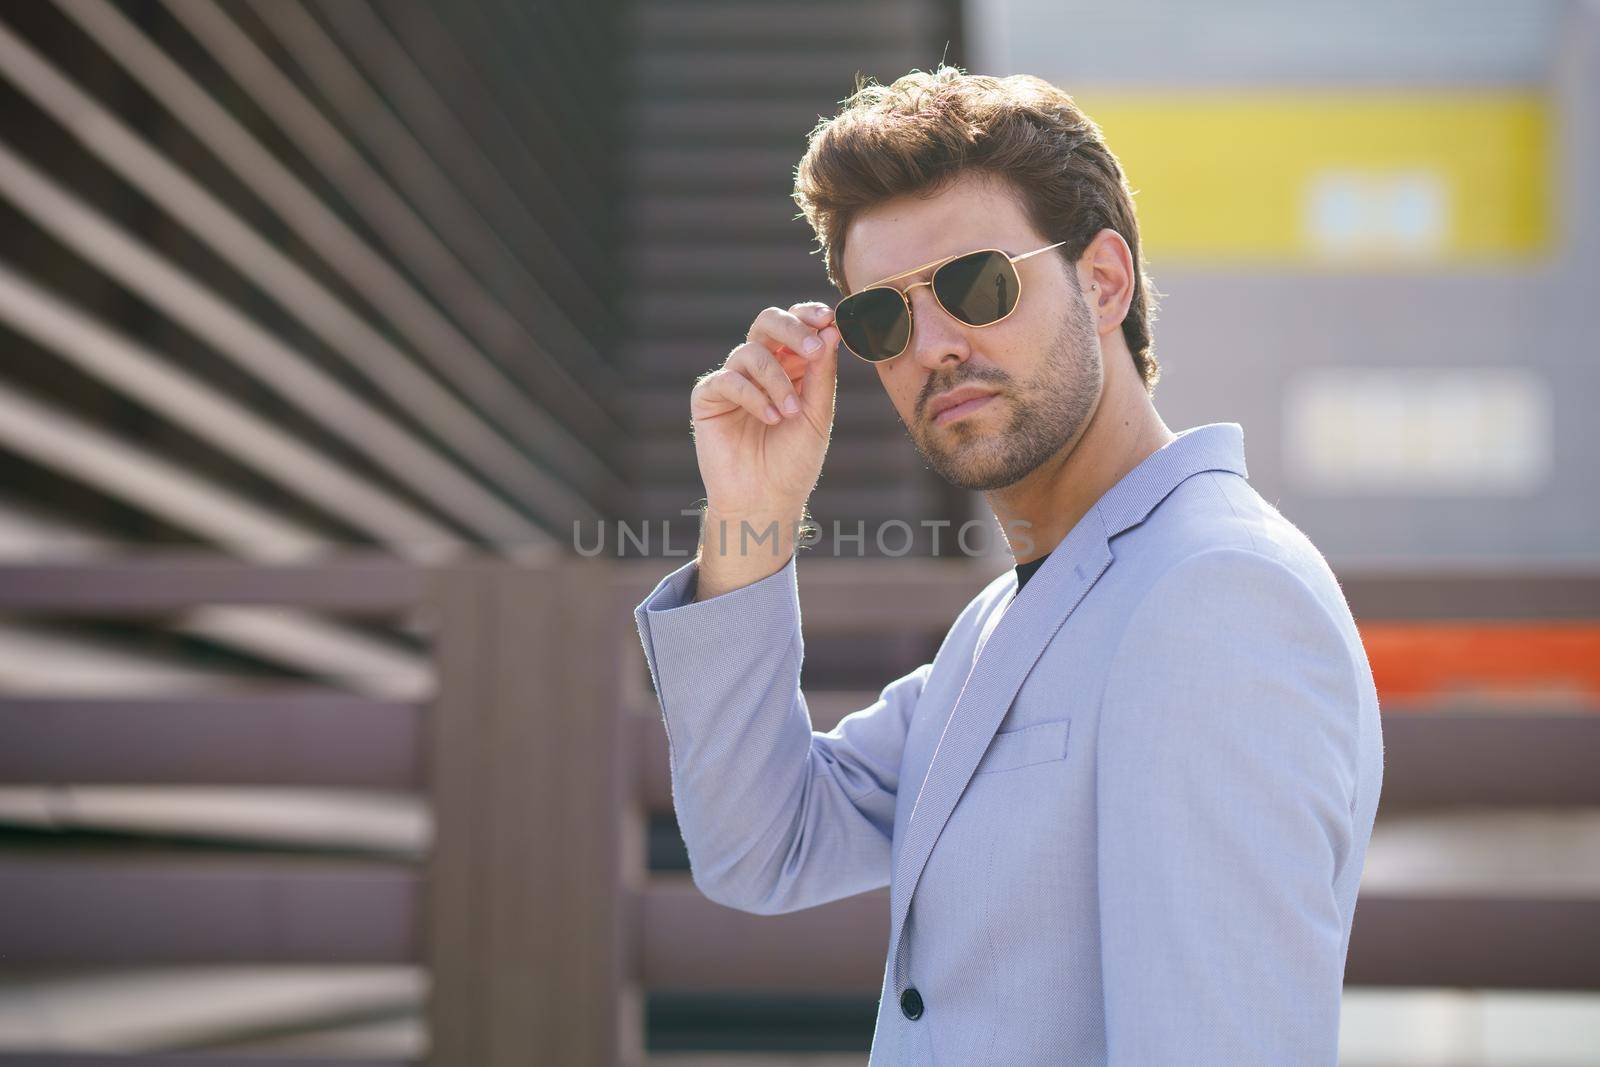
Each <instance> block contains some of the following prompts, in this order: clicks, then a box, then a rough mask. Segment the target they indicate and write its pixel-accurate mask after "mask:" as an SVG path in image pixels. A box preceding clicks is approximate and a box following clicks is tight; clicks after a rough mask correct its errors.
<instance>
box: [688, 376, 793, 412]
mask: <svg viewBox="0 0 1600 1067" xmlns="http://www.w3.org/2000/svg"><path fill="white" fill-rule="evenodd" d="M695 391H696V392H698V393H699V394H700V399H701V401H702V402H703V403H706V404H710V405H712V406H717V405H718V404H719V403H724V404H732V405H734V406H735V407H740V408H743V409H744V410H745V411H748V412H749V413H750V414H752V415H754V416H755V417H756V418H758V419H760V420H761V421H762V422H765V423H769V424H774V425H775V424H777V423H779V422H781V421H783V417H782V416H781V415H779V414H778V409H777V408H775V407H773V406H772V403H771V401H770V398H769V397H768V396H767V394H766V393H765V392H763V391H762V390H761V388H760V387H759V386H757V385H756V383H755V382H752V381H751V380H750V379H749V378H747V377H745V375H744V374H743V373H742V372H741V371H739V370H736V369H734V368H732V367H723V368H722V369H721V370H717V371H713V372H712V373H711V374H708V375H706V377H705V378H704V379H702V380H701V382H700V384H699V385H697V386H696V387H695Z"/></svg>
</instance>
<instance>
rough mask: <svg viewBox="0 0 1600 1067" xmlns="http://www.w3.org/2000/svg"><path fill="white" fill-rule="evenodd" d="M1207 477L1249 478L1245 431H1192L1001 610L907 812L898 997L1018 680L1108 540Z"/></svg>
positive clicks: (1081, 527)
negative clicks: (934, 860) (931, 866)
mask: <svg viewBox="0 0 1600 1067" xmlns="http://www.w3.org/2000/svg"><path fill="white" fill-rule="evenodd" d="M1209 470H1224V471H1232V472H1233V473H1235V474H1238V475H1240V476H1246V470H1245V462H1244V430H1243V428H1242V427H1241V426H1240V425H1239V424H1238V423H1236V422H1213V423H1206V424H1205V425H1201V426H1194V427H1190V428H1189V429H1187V430H1183V431H1181V432H1179V433H1178V434H1177V436H1176V437H1175V439H1174V440H1172V441H1169V442H1167V444H1166V445H1164V446H1163V447H1161V448H1159V449H1157V450H1156V451H1155V452H1152V453H1151V454H1150V455H1149V456H1146V457H1145V458H1144V460H1142V461H1141V462H1140V463H1139V465H1138V466H1136V467H1134V468H1133V470H1131V471H1129V472H1128V473H1127V474H1125V475H1124V476H1123V477H1122V478H1121V479H1120V480H1119V481H1118V482H1117V484H1116V485H1114V486H1112V487H1111V488H1110V489H1109V490H1107V491H1106V493H1105V494H1104V495H1103V496H1101V498H1100V499H1099V500H1098V501H1097V502H1096V503H1095V505H1094V507H1092V508H1090V509H1089V511H1088V512H1087V513H1086V514H1085V515H1084V516H1083V518H1082V519H1080V520H1079V521H1078V523H1077V525H1075V526H1074V527H1073V528H1072V530H1071V532H1069V533H1068V534H1067V536H1066V537H1065V538H1064V539H1063V540H1062V542H1061V543H1060V544H1059V545H1057V546H1056V548H1055V549H1054V550H1053V551H1052V552H1051V553H1050V555H1049V556H1048V557H1047V558H1046V559H1045V562H1044V565H1043V566H1041V567H1040V568H1039V570H1038V573H1036V574H1035V575H1034V576H1033V578H1032V579H1031V580H1030V581H1029V582H1028V585H1027V588H1026V590H1025V592H1026V594H1027V595H1026V596H1017V597H1013V598H1012V599H1011V600H1010V601H1008V602H1006V603H1005V604H1002V605H1001V606H1000V610H1003V611H1004V614H1003V615H1002V616H1001V617H1000V620H999V622H998V623H997V624H996V625H995V626H994V628H993V630H992V631H991V633H990V636H989V639H988V640H987V641H986V642H985V643H984V647H983V650H982V651H981V652H980V653H979V654H978V656H977V659H976V662H974V664H973V665H972V667H971V669H970V671H969V673H968V675H967V679H966V682H965V683H964V684H963V685H962V687H961V693H960V696H958V697H957V698H956V705H955V707H954V708H953V709H952V710H951V712H950V718H949V719H948V720H947V722H946V723H945V728H944V733H943V734H942V735H941V736H940V738H939V743H938V746H937V747H936V748H935V749H934V753H933V759H932V760H931V761H930V763H929V765H928V772H927V774H926V775H925V776H924V778H923V780H922V786H921V788H920V789H919V790H918V793H917V798H916V801H915V802H914V803H913V805H912V809H911V816H910V818H909V820H908V821H907V823H906V830H905V834H904V838H903V840H902V841H900V842H898V843H897V846H898V847H897V848H896V849H895V850H894V851H895V857H894V878H893V881H892V883H891V889H890V933H889V946H890V948H889V953H890V958H891V959H892V960H893V961H894V986H893V989H892V992H893V994H894V995H895V996H897V997H898V996H899V995H900V993H901V992H902V991H903V990H904V989H905V987H906V985H907V969H908V961H909V957H908V946H909V942H908V941H907V940H906V938H905V937H904V932H905V925H906V918H907V915H908V914H909V912H910V908H911V898H912V896H913V895H914V894H915V892H916V887H917V882H918V880H919V879H920V878H921V877H922V871H923V868H924V867H925V866H926V865H927V862H928V856H929V854H930V853H932V851H933V846H934V843H935V842H936V841H937V840H938V838H939V834H940V833H941V832H942V831H943V830H944V826H945V823H947V822H948V821H949V819H950V813H951V812H952V811H953V810H954V809H955V806H956V802H957V801H958V800H959V799H960V797H961V794H962V792H963V791H964V790H965V789H966V787H967V782H968V781H969V780H971V778H972V772H973V770H974V769H975V768H976V767H977V765H978V761H979V760H980V759H982V757H983V753H984V751H985V750H986V749H987V748H988V747H989V741H990V739H991V738H992V737H993V736H994V732H995V730H996V729H998V728H999V726H1000V722H1001V720H1002V719H1004V718H1005V715H1006V712H1007V710H1008V709H1009V708H1010V707H1011V702H1012V700H1013V699H1015V697H1016V694H1017V690H1018V689H1019V688H1021V686H1022V680H1023V679H1024V678H1025V677H1027V675H1028V672H1029V671H1031V670H1032V669H1033V665H1034V663H1035V662H1037V660H1038V658H1039V656H1040V654H1041V653H1042V652H1043V651H1044V648H1045V646H1046V645H1047V644H1049V642H1050V640H1051V638H1053V637H1054V636H1055V634H1056V631H1057V630H1059V629H1060V628H1061V626H1062V624H1064V623H1065V622H1066V621H1067V619H1068V618H1069V617H1070V616H1071V614H1072V612H1073V611H1074V610H1075V609H1076V608H1077V606H1078V604H1079V603H1080V602H1081V601H1082V600H1083V598H1084V596H1085V595H1086V594H1087V593H1088V592H1089V590H1090V589H1091V588H1092V587H1093V586H1094V584H1095V582H1097V581H1099V580H1100V576H1101V575H1102V574H1104V573H1105V571H1106V568H1108V567H1109V566H1110V565H1111V563H1112V560H1113V559H1114V555H1113V553H1112V551H1111V546H1110V542H1111V539H1112V538H1114V537H1116V536H1117V535H1118V534H1120V533H1122V532H1123V531H1125V530H1128V529H1130V528H1132V527H1134V526H1137V525H1138V524H1139V523H1141V522H1143V521H1144V520H1145V518H1146V517H1148V516H1149V514H1150V512H1151V511H1153V510H1154V509H1155V506H1156V505H1157V504H1159V503H1161V501H1162V500H1164V499H1166V497H1167V496H1168V494H1170V493H1171V492H1172V490H1173V489H1175V488H1177V486H1178V485H1179V483H1181V482H1183V481H1184V480H1185V479H1186V478H1189V477H1190V476H1191V475H1195V474H1199V473H1201V472H1202V471H1209Z"/></svg>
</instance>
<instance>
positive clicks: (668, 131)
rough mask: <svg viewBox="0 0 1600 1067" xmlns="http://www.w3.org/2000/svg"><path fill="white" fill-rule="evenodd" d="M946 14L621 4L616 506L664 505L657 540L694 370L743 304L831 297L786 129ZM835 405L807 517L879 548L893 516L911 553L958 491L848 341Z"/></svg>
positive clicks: (679, 464) (680, 1) (808, 118)
mask: <svg viewBox="0 0 1600 1067" xmlns="http://www.w3.org/2000/svg"><path fill="white" fill-rule="evenodd" d="M957 22H958V19H957V6H956V5H954V4H950V3H946V2H943V0H887V2H883V3H874V4H867V5H862V4H857V3H845V2H841V0H828V2H826V3H803V4H802V3H778V4H772V3H756V2H733V3H728V2H723V0H673V2H670V3H650V2H642V0H641V2H637V3H634V4H631V5H629V6H628V7H627V8H626V9H625V11H624V18H623V31H624V34H625V38H624V48H623V50H622V52H621V55H622V56H623V57H624V59H625V61H626V64H627V66H626V68H625V69H624V71H623V72H622V74H623V84H624V87H625V93H624V100H623V105H622V111H621V114H622V122H623V126H622V136H623V140H622V147H623V155H622V159H621V166H622V183H623V184H622V188H621V194H622V198H621V204H622V208H623V212H622V214H623V217H624V219H625V225H624V226H623V228H622V231H621V235H620V240H619V244H618V248H619V255H620V257H621V262H620V270H619V275H618V277H619V283H620V284H619V289H618V291H619V299H618V302H617V310H618V318H619V324H620V327H621V330H622V333H621V336H620V337H619V349H618V351H619V359H620V363H621V366H622V367H623V368H624V369H625V371H626V372H627V375H628V381H629V397H628V404H629V407H630V409H631V414H632V418H633V419H634V426H635V436H634V438H633V440H632V442H631V443H630V445H629V446H628V448H629V451H628V455H627V462H626V466H627V468H628V470H629V471H630V472H631V473H632V475H633V477H634V478H635V486H636V491H635V493H634V495H633V497H632V506H631V507H630V508H629V509H628V511H627V513H626V517H627V518H628V519H630V520H632V521H635V522H638V521H641V520H642V521H648V522H649V523H650V526H651V528H652V529H653V530H656V531H657V534H658V535H659V528H660V523H662V522H666V523H668V524H670V525H669V528H670V530H671V539H672V541H673V542H674V543H676V544H678V545H684V544H688V545H693V544H694V542H695V539H696V537H697V532H698V525H697V521H696V520H695V519H693V518H686V517H684V516H682V515H680V514H679V512H680V510H681V509H684V508H693V507H694V505H695V502H696V501H697V500H699V499H700V498H701V497H702V496H703V495H704V489H703V487H702V486H701V484H700V477H699V471H698V468H697V466H696V464H695V459H694V448H693V443H692V440H691V438H690V436H689V432H688V430H689V425H688V424H689V391H690V389H691V388H692V387H693V385H694V381H695V379H696V378H697V377H698V376H699V375H700V374H702V373H704V372H705V371H707V370H710V369H712V368H713V367H715V366H717V365H718V364H720V363H721V362H722V360H723V359H724V358H725V357H726V356H727V354H728V352H729V350H730V349H732V348H733V347H734V346H736V345H738V344H740V343H742V342H743V340H744V337H745V333H746V331H747V330H748V329H749V326H750V322H751V320H753V319H754V318H755V317H756V315H757V314H758V313H759V312H760V311H761V310H762V309H764V308H766V307H769V306H778V307H784V308H787V307H789V306H790V305H792V304H796V303H800V302H802V301H809V300H821V301H825V302H829V303H831V302H832V301H834V300H837V299H838V294H837V293H836V292H834V291H833V289H832V287H831V286H829V285H828V284H827V281H826V279H825V277H824V273H823V267H822V265H821V263H820V261H819V258H818V257H817V256H816V255H815V254H814V252H813V250H814V247H815V238H814V237H813V235H812V234H811V231H810V228H809V227H808V226H807V225H806V224H805V223H804V222H803V221H796V219H795V215H796V210H797V209H796V207H795V205H794V201H793V200H792V199H791V193H792V186H793V168H794V165H795V164H796V163H797V162H798V161H799V159H800V156H801V155H802V154H803V152H804V151H805V138H806V134H807V133H808V132H809V131H810V129H811V127H812V126H813V125H815V123H816V121H817V117H818V116H819V115H831V114H833V113H834V112H835V111H836V110H837V107H838V101H839V100H840V99H841V98H843V97H844V96H846V95H847V94H848V93H849V92H850V90H851V88H852V86H853V84H854V79H855V75H856V73H857V72H858V71H859V72H861V73H864V74H867V75H869V76H872V77H876V78H878V79H879V80H881V81H883V82H885V83H887V82H889V81H892V80H893V79H894V78H896V77H898V76H900V75H901V74H904V73H906V72H907V71H909V70H911V69H912V68H914V67H918V68H922V69H929V68H931V67H932V66H933V65H934V64H936V63H937V62H938V61H939V59H940V58H941V57H942V56H944V55H945V54H946V49H947V44H948V43H949V42H950V41H951V40H952V38H953V37H956V36H957V33H956V26H957ZM956 45H957V49H959V41H957V42H956ZM952 58H953V54H952ZM838 407H839V414H838V417H837V419H836V422H835V432H834V436H833V439H832V443H831V444H830V449H829V460H828V466H827V471H826V473H825V474H824V476H823V479H822V482H821V483H820V484H819V486H818V488H817V492H816V494H815V496H814V497H813V499H812V501H811V514H812V516H813V517H814V518H815V519H816V520H817V521H819V522H820V523H822V524H823V528H824V530H825V531H827V532H828V533H829V534H830V536H831V531H832V529H833V525H832V524H833V523H834V522H835V521H838V522H840V523H841V524H842V525H843V531H844V533H846V534H848V533H850V532H852V531H854V530H855V529H856V523H857V522H858V521H859V522H865V524H866V530H867V531H868V534H867V538H866V545H865V554H866V555H868V556H880V555H882V554H883V553H882V550H881V549H880V548H879V546H878V544H877V542H876V539H875V536H874V531H875V530H876V529H877V527H878V524H879V523H881V522H884V521H887V520H890V519H901V520H904V521H906V522H909V523H911V524H912V526H913V528H914V530H915V534H916V537H915V540H914V541H913V542H912V545H911V552H912V553H913V554H928V553H930V552H931V551H932V537H931V535H930V533H929V531H928V530H927V529H926V528H923V527H920V526H918V525H917V523H918V522H919V520H922V519H952V518H953V519H954V521H955V523H956V524H957V525H959V524H960V523H961V522H963V521H965V520H966V519H968V518H969V517H970V516H969V515H968V514H967V513H966V511H967V508H968V507H969V506H970V500H969V499H968V495H967V494H961V493H957V492H954V491H952V490H951V489H950V488H949V487H948V486H947V485H946V484H945V483H944V482H942V481H941V480H939V479H938V478H936V477H935V476H934V475H933V474H932V472H931V471H929V470H928V469H927V468H926V467H925V465H924V464H923V463H922V462H921V460H920V459H919V458H918V456H917V455H916V452H915V450H914V449H912V448H911V447H910V446H909V444H908V443H907V442H906V439H905V434H904V430H903V429H902V428H901V424H900V421H899V417H898V415H896V414H895V412H894V409H893V407H892V406H891V405H890V404H889V402H888V399H887V398H886V397H885V395H884V393H883V386H882V385H881V384H879V382H878V378H877V373H876V372H875V371H874V370H873V368H871V367H869V366H867V365H866V364H864V363H862V362H861V361H860V360H858V359H856V358H855V357H853V356H851V355H849V354H848V353H844V354H843V357H842V358H841V360H840V366H839V383H838ZM899 544H900V542H899V541H898V540H896V541H895V542H894V543H893V545H892V546H891V547H892V549H894V550H898V548H899ZM848 551H854V549H853V547H852V548H849V549H848Z"/></svg>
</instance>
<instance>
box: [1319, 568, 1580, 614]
mask: <svg viewBox="0 0 1600 1067" xmlns="http://www.w3.org/2000/svg"><path fill="white" fill-rule="evenodd" d="M1339 583H1340V585H1341V586H1343V588H1344V594H1345V599H1346V600H1348V601H1349V603H1350V610H1351V612H1352V613H1354V615H1355V617H1356V620H1357V621H1358V622H1368V621H1378V620H1395V621H1398V620H1404V619H1416V620H1425V619H1597V620H1600V571H1580V570H1573V571H1548V572H1530V573H1520V574H1519V573H1510V572H1493V571H1447V570H1438V571H1432V572H1430V571H1427V570H1424V569H1421V568H1418V569H1415V570H1411V571H1408V572H1406V573H1404V574H1386V573H1373V572H1362V571H1358V570H1352V571H1350V572H1348V573H1344V572H1341V573H1340V575H1339Z"/></svg>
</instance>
